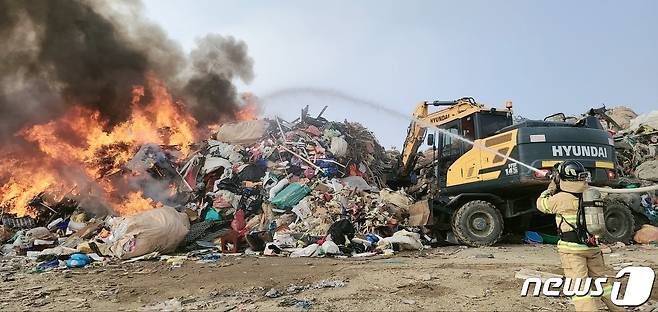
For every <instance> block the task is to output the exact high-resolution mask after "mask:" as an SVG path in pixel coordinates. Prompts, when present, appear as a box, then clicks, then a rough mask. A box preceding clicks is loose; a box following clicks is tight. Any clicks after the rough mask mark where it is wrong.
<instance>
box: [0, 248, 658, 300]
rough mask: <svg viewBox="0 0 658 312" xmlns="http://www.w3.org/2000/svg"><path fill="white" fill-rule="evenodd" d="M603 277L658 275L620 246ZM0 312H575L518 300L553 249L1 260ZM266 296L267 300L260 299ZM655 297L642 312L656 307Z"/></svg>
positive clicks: (657, 264) (555, 267)
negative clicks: (49, 263) (65, 263)
mask: <svg viewBox="0 0 658 312" xmlns="http://www.w3.org/2000/svg"><path fill="white" fill-rule="evenodd" d="M605 260H606V264H608V265H610V266H611V267H617V269H619V267H620V266H626V265H629V263H632V265H644V266H650V267H652V268H654V270H656V269H658V247H656V246H637V245H636V246H625V247H619V248H614V247H613V248H612V253H609V254H606V255H605ZM0 261H1V262H0V263H1V264H2V266H0V268H1V272H0V274H1V276H0V277H1V280H0V289H1V293H2V296H0V310H26V309H28V310H77V309H84V310H89V309H90V310H113V311H122V310H178V309H183V310H213V311H248V310H260V311H277V310H296V311H303V310H304V309H308V310H311V311H328V310H331V311H336V310H341V311H343V310H346V311H364V310H367V311H418V310H433V311H435V310H451V311H454V310H488V311H492V310H495V311H509V310H524V311H542V310H546V311H554V310H573V306H572V305H571V304H570V302H569V300H568V299H567V298H564V297H561V298H547V297H544V296H540V297H527V298H523V297H521V296H520V291H521V286H522V283H523V281H522V280H521V279H516V278H515V277H514V274H515V273H516V272H517V271H519V270H520V269H522V268H526V269H531V270H540V271H544V272H551V273H558V274H561V269H560V267H559V258H558V255H557V252H556V251H555V247H554V246H548V245H543V246H528V245H502V246H497V247H488V248H466V247H461V246H450V247H440V248H433V249H428V250H424V251H419V252H407V253H401V254H399V255H396V256H393V257H389V258H383V257H375V258H343V259H337V258H285V257H253V256H224V257H222V258H221V259H220V260H219V261H217V262H214V263H203V264H202V263H196V262H195V261H191V260H188V261H186V262H184V263H183V264H182V266H180V267H172V265H171V264H169V263H167V262H165V261H158V260H152V261H141V262H135V263H126V264H120V263H117V264H105V265H100V264H99V265H92V266H88V267H86V268H82V269H75V270H54V271H47V272H43V273H29V271H30V270H31V269H32V268H33V267H34V265H33V264H27V263H24V261H25V260H23V259H19V258H14V259H8V258H0ZM268 296H269V297H268ZM657 300H658V287H656V284H655V283H654V291H653V293H652V298H651V300H650V301H649V303H648V304H646V305H645V306H642V307H641V308H640V309H636V310H642V311H651V310H652V309H658V308H655V307H656V306H657V305H655V302H656V301H657Z"/></svg>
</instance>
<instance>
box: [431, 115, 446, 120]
mask: <svg viewBox="0 0 658 312" xmlns="http://www.w3.org/2000/svg"><path fill="white" fill-rule="evenodd" d="M449 117H450V115H440V116H436V117H434V118H432V120H431V121H432V122H439V121H444V120H446V119H448V118H449Z"/></svg>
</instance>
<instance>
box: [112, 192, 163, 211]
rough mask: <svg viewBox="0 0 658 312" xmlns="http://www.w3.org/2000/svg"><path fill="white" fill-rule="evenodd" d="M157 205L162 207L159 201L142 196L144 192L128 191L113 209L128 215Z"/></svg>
mask: <svg viewBox="0 0 658 312" xmlns="http://www.w3.org/2000/svg"><path fill="white" fill-rule="evenodd" d="M159 207H162V204H161V203H159V202H156V201H154V200H152V199H150V198H144V194H143V193H142V192H139V191H138V192H131V193H128V194H127V195H126V196H125V197H124V200H123V201H122V202H121V204H119V205H117V206H115V207H114V209H115V211H116V212H118V213H119V214H120V215H122V216H130V215H134V214H138V213H140V212H142V211H146V210H149V209H153V208H159Z"/></svg>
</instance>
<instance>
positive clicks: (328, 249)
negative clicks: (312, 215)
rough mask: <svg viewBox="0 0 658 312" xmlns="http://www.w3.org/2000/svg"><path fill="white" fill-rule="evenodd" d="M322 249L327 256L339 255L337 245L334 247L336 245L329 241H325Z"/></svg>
mask: <svg viewBox="0 0 658 312" xmlns="http://www.w3.org/2000/svg"><path fill="white" fill-rule="evenodd" d="M322 249H324V252H325V253H326V254H328V255H337V254H340V249H339V248H338V245H336V243H334V242H332V241H330V240H327V241H325V242H324V243H323V244H322Z"/></svg>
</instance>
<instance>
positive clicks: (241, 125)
mask: <svg viewBox="0 0 658 312" xmlns="http://www.w3.org/2000/svg"><path fill="white" fill-rule="evenodd" d="M268 127H269V123H268V122H267V121H266V120H248V121H240V122H234V123H227V124H224V125H222V127H221V128H219V130H217V133H216V138H217V140H218V141H222V142H226V143H231V144H253V143H256V142H258V141H259V140H260V139H261V138H262V137H263V136H265V132H266V131H267V128H268Z"/></svg>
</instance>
